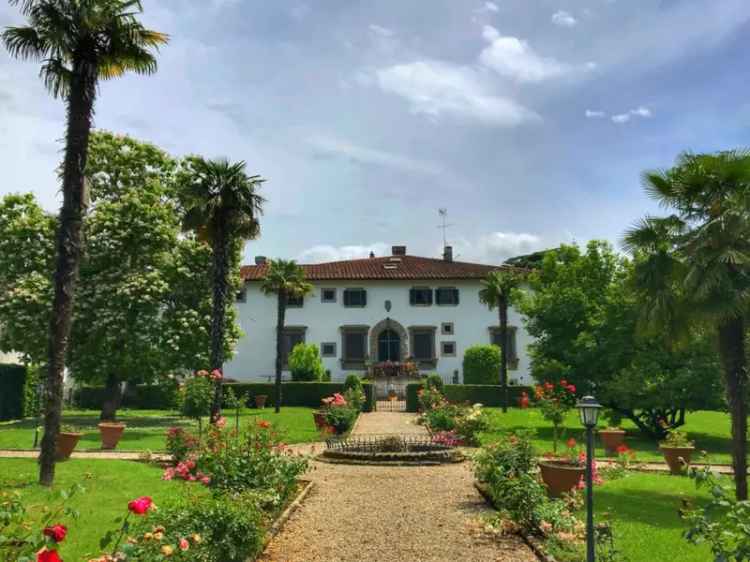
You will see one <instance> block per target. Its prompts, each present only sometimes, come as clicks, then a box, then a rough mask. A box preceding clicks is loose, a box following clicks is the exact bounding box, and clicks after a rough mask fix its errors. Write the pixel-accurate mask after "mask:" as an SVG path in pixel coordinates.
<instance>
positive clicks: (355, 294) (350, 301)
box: [344, 289, 367, 308]
mask: <svg viewBox="0 0 750 562" xmlns="http://www.w3.org/2000/svg"><path fill="white" fill-rule="evenodd" d="M344 306H349V307H360V308H364V307H365V306H367V291H365V290H364V289H344Z"/></svg>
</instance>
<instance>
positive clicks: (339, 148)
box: [308, 135, 444, 175]
mask: <svg viewBox="0 0 750 562" xmlns="http://www.w3.org/2000/svg"><path fill="white" fill-rule="evenodd" d="M308 143H309V144H310V146H312V147H313V149H314V150H316V151H317V152H318V153H321V154H326V155H329V156H341V157H344V158H348V159H350V160H352V161H354V162H357V163H359V164H371V165H375V166H384V167H387V168H395V169H398V170H403V171H406V172H416V173H419V174H427V175H440V174H442V173H444V170H443V168H442V167H441V166H440V165H439V164H437V163H434V162H425V161H422V160H415V159H411V158H408V157H406V156H403V155H401V154H394V153H392V152H387V151H384V150H378V149H374V148H369V147H366V146H357V145H355V144H352V143H350V142H348V141H346V140H342V139H338V138H334V137H330V136H326V135H316V136H313V137H311V138H309V139H308Z"/></svg>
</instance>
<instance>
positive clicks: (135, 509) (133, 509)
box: [128, 496, 154, 515]
mask: <svg viewBox="0 0 750 562" xmlns="http://www.w3.org/2000/svg"><path fill="white" fill-rule="evenodd" d="M153 505H154V500H152V499H151V498H150V497H149V496H141V497H140V498H138V499H135V500H131V501H130V502H128V509H129V510H130V513H133V514H135V515H145V514H146V512H147V511H148V510H149V509H151V507H152V506H153Z"/></svg>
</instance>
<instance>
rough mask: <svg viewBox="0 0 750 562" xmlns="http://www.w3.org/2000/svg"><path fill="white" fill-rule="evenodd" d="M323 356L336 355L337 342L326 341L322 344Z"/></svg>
mask: <svg viewBox="0 0 750 562" xmlns="http://www.w3.org/2000/svg"><path fill="white" fill-rule="evenodd" d="M320 356H321V357H336V342H324V343H321V344H320Z"/></svg>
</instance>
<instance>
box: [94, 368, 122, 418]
mask: <svg viewBox="0 0 750 562" xmlns="http://www.w3.org/2000/svg"><path fill="white" fill-rule="evenodd" d="M121 403H122V383H121V382H120V379H119V378H118V377H117V375H115V374H114V373H110V374H109V375H108V376H107V382H106V384H105V385H104V400H103V401H102V411H101V414H99V419H100V420H101V421H117V410H118V409H119V408H120V404H121Z"/></svg>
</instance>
